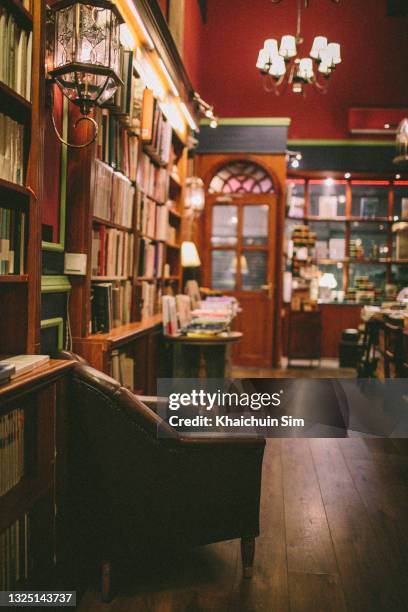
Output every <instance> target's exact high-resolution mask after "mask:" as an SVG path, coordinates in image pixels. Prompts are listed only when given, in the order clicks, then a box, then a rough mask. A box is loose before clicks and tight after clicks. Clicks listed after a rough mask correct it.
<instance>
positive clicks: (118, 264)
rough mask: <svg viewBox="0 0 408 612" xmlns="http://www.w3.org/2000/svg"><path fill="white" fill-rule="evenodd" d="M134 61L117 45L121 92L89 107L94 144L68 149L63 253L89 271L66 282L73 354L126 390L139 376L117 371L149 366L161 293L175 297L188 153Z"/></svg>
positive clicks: (138, 382) (141, 376) (136, 385)
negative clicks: (82, 260)
mask: <svg viewBox="0 0 408 612" xmlns="http://www.w3.org/2000/svg"><path fill="white" fill-rule="evenodd" d="M134 60H135V54H134V53H133V52H132V51H130V50H128V49H122V75H121V76H122V80H123V82H124V86H123V87H122V88H119V89H118V92H117V94H116V95H115V97H114V99H112V100H111V101H110V103H109V105H106V107H103V108H100V109H97V110H96V111H95V120H96V122H97V124H98V128H99V129H98V138H97V141H96V143H95V145H94V146H90V147H88V149H87V150H86V151H81V152H80V153H78V151H75V150H72V151H70V152H69V157H68V172H69V175H70V176H72V177H75V178H74V180H72V181H71V182H70V184H69V185H68V210H69V211H70V214H69V216H68V223H67V250H68V251H69V252H80V253H86V255H87V273H86V275H85V276H83V277H81V278H80V277H76V278H75V277H72V293H71V297H70V306H71V308H70V314H71V324H72V334H73V345H74V349H75V350H76V351H77V352H79V353H80V354H82V355H84V356H85V357H86V358H87V359H88V360H89V361H90V363H92V365H94V366H95V367H98V368H100V369H102V370H103V371H105V372H106V373H108V374H112V375H115V376H116V378H119V379H120V380H121V381H122V382H126V384H127V386H129V387H130V388H135V389H138V390H139V391H141V390H144V391H147V390H148V388H151V384H150V383H148V382H146V381H147V380H148V379H149V376H148V375H147V373H146V372H144V373H142V372H141V370H140V369H139V375H136V374H135V375H134V376H132V377H129V375H125V374H124V372H125V371H126V372H128V373H129V372H130V371H131V370H132V368H131V367H129V363H130V362H129V359H133V360H134V362H135V363H137V362H138V361H140V360H141V359H143V357H142V356H143V355H144V356H146V354H147V352H149V351H150V355H151V357H150V361H152V367H151V369H154V368H155V364H154V363H153V362H154V361H155V357H153V356H152V355H153V352H154V353H155V351H153V345H152V342H153V341H152V340H151V338H150V335H152V337H154V338H155V341H156V340H157V337H158V331H159V329H160V324H161V311H162V305H161V302H162V296H163V295H167V294H171V295H175V294H176V293H178V292H179V291H180V284H181V264H180V245H181V241H182V232H183V185H184V181H185V177H186V166H187V150H186V147H185V143H184V142H183V140H184V139H185V131H184V133H180V132H178V131H176V130H175V129H174V128H173V127H172V124H171V123H170V119H169V117H168V116H167V115H166V113H165V112H164V108H163V106H162V105H161V103H160V102H159V100H158V98H157V97H156V96H155V94H154V93H153V91H152V90H151V89H149V88H148V87H147V86H146V83H145V82H144V80H143V79H142V78H141V77H140V76H139V73H138V72H137V70H136V68H135V65H136V62H135V61H134ZM73 113H74V114H73V116H72V117H71V118H72V121H71V122H70V123H71V124H72V123H73V121H74V119H75V110H74V111H73ZM85 129H86V128H85ZM77 131H78V130H77ZM70 137H72V138H78V139H80V138H81V137H82V138H86V136H85V135H84V133H83V134H82V135H81V134H80V133H79V132H78V133H77V134H74V132H72V134H70ZM78 226H80V227H81V228H82V229H81V231H78ZM140 337H141V339H140ZM138 343H139V344H138ZM118 346H120V351H119V353H118V352H117V351H118ZM101 347H102V348H101ZM149 347H150V348H149ZM155 354H156V353H155ZM119 366H120V368H119ZM135 368H136V366H135ZM150 378H151V377H150ZM125 379H126V380H125ZM140 379H144V382H143V381H142V382H141V380H140Z"/></svg>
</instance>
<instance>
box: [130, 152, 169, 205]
mask: <svg viewBox="0 0 408 612" xmlns="http://www.w3.org/2000/svg"><path fill="white" fill-rule="evenodd" d="M136 182H137V185H138V187H139V189H141V190H142V191H143V192H144V193H145V194H146V195H148V196H150V197H151V198H154V199H155V200H158V201H159V202H165V201H166V200H167V196H168V193H169V174H168V172H167V170H166V168H162V167H160V166H157V165H156V164H155V163H154V162H153V161H152V159H151V158H150V157H149V155H148V154H146V153H143V152H142V153H141V154H140V158H139V163H138V169H137V179H136Z"/></svg>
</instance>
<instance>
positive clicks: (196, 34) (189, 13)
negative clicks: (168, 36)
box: [183, 0, 206, 91]
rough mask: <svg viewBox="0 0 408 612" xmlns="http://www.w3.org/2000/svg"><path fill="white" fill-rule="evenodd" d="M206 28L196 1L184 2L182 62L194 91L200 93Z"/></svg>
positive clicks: (187, 0)
mask: <svg viewBox="0 0 408 612" xmlns="http://www.w3.org/2000/svg"><path fill="white" fill-rule="evenodd" d="M205 30H206V26H205V25H204V23H203V21H202V19H201V12H200V7H199V4H198V0H186V1H185V8H184V53H183V60H184V64H185V66H186V69H187V72H188V75H189V77H190V80H191V83H192V85H193V87H194V89H196V90H198V91H201V73H202V70H203V66H204V67H205V63H204V59H205V54H202V53H201V48H202V43H203V40H204V32H205Z"/></svg>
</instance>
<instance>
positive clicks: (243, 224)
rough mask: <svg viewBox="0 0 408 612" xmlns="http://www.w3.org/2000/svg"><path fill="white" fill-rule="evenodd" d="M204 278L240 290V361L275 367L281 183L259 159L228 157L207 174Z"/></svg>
mask: <svg viewBox="0 0 408 612" xmlns="http://www.w3.org/2000/svg"><path fill="white" fill-rule="evenodd" d="M204 178H205V183H206V188H207V199H206V210H205V230H204V236H203V237H202V241H201V242H202V245H203V247H204V248H202V254H203V260H204V262H203V263H204V269H203V281H204V284H205V285H206V286H209V287H212V288H214V289H220V290H222V291H223V292H224V293H226V294H231V295H234V296H235V297H236V298H237V299H238V300H239V302H240V304H241V306H242V313H241V314H240V315H239V317H238V320H237V327H238V329H240V331H242V332H243V333H244V339H243V341H242V342H241V343H240V344H239V345H238V346H237V348H236V350H235V354H234V363H236V364H239V365H243V366H248V367H265V368H267V367H271V366H272V364H273V361H274V341H275V340H276V338H275V335H276V320H277V317H278V312H277V309H278V308H279V292H278V285H277V283H278V280H277V279H278V274H279V268H280V266H279V264H278V257H277V253H278V252H279V250H281V243H280V241H279V231H278V228H279V218H280V206H279V205H278V204H279V200H280V183H279V181H278V180H277V178H276V177H275V176H273V174H272V172H270V171H269V169H268V168H267V167H265V165H264V164H262V163H261V162H260V161H259V160H254V159H253V158H250V159H248V158H244V156H242V158H240V157H237V156H234V157H232V158H227V157H225V158H224V160H223V161H220V159H218V163H217V164H216V165H215V166H213V167H212V168H211V170H210V171H209V172H208V173H207V175H206V176H205V177H204Z"/></svg>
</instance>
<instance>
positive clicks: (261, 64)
mask: <svg viewBox="0 0 408 612" xmlns="http://www.w3.org/2000/svg"><path fill="white" fill-rule="evenodd" d="M268 63H269V55H268V52H267V51H266V50H265V49H261V50H260V52H259V54H258V59H257V62H256V67H257V68H258V70H263V71H265V70H267V68H266V65H267V64H268Z"/></svg>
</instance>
